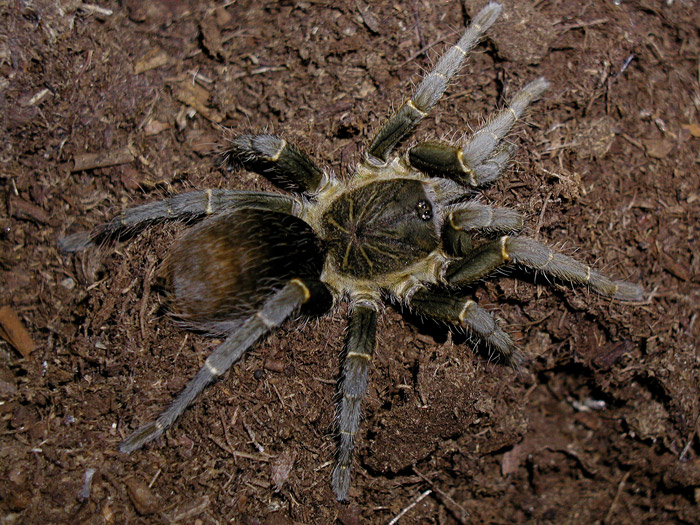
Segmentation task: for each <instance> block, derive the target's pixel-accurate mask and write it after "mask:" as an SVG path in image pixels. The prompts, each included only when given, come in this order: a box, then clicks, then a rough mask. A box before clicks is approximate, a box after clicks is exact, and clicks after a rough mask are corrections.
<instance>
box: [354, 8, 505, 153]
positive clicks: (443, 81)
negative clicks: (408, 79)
mask: <svg viewBox="0 0 700 525" xmlns="http://www.w3.org/2000/svg"><path fill="white" fill-rule="evenodd" d="M501 9H502V7H501V5H500V4H497V3H495V2H491V3H489V4H488V5H487V6H486V7H484V8H483V9H482V10H481V11H479V13H478V14H477V15H476V16H475V17H474V19H473V20H472V23H471V24H469V27H467V29H466V31H465V32H464V34H463V35H462V38H460V39H459V42H457V44H456V45H454V46H452V47H451V48H450V49H449V50H448V51H447V52H446V53H445V54H444V55H443V56H442V58H440V60H439V61H438V63H437V66H435V69H433V70H432V71H431V72H430V73H429V74H428V75H427V76H426V77H425V78H423V81H422V82H421V83H420V85H419V86H418V89H416V92H415V94H414V95H413V98H411V99H410V100H408V101H407V102H405V103H404V104H403V105H402V106H401V107H400V108H399V109H398V111H397V112H396V113H394V114H393V115H392V116H391V117H390V118H389V120H388V121H387V122H386V123H385V124H384V125H383V126H382V128H381V129H380V130H379V132H378V133H377V135H376V136H375V137H374V140H372V143H371V144H370V146H369V149H368V150H367V153H368V160H369V161H370V162H371V163H373V164H384V163H386V161H387V159H388V158H389V154H390V153H391V150H392V149H394V147H395V146H396V145H397V144H398V143H399V142H401V140H403V139H405V138H406V137H407V136H408V135H410V134H411V132H412V131H413V129H414V128H415V127H416V126H417V125H418V123H419V122H420V121H421V120H422V119H423V118H424V117H425V116H426V115H427V114H428V112H429V111H430V110H431V109H432V107H433V106H434V105H435V103H436V102H437V101H438V100H439V99H440V97H442V95H443V93H444V92H445V89H446V88H447V84H448V83H449V81H450V79H451V78H452V76H454V74H455V73H456V72H457V71H458V70H459V68H460V67H461V66H462V63H463V62H464V60H465V59H466V57H467V56H468V54H469V52H470V51H471V50H472V48H473V47H474V46H475V45H476V44H477V42H478V41H479V39H480V38H481V36H482V35H483V34H484V33H485V32H486V31H487V30H488V28H489V27H491V26H492V25H493V23H494V22H495V21H496V18H498V15H499V14H500V13H501Z"/></svg>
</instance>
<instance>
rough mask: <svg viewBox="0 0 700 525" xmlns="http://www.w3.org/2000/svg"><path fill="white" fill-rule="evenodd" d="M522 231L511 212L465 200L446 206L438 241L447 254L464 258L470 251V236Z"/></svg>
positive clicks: (520, 224) (517, 219)
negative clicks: (440, 239)
mask: <svg viewBox="0 0 700 525" xmlns="http://www.w3.org/2000/svg"><path fill="white" fill-rule="evenodd" d="M522 228H523V218H522V216H521V215H520V214H519V213H518V212H516V211H515V210H512V209H510V208H492V207H491V206H488V205H486V204H481V203H480V202H476V201H468V202H463V203H459V204H455V205H453V206H451V207H450V209H449V211H448V213H447V214H446V217H445V226H444V229H443V233H442V242H443V245H444V247H445V249H446V250H447V252H448V253H449V254H451V255H456V256H458V257H464V256H466V255H468V254H469V253H470V252H471V251H472V234H473V233H475V232H478V233H485V234H493V233H500V234H503V233H512V232H517V231H520V230H521V229H522Z"/></svg>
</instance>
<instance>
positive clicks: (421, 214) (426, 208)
mask: <svg viewBox="0 0 700 525" xmlns="http://www.w3.org/2000/svg"><path fill="white" fill-rule="evenodd" d="M416 213H417V214H418V218H419V219H422V220H424V221H429V220H430V219H432V218H433V207H432V206H431V205H430V203H429V202H428V201H426V200H422V201H418V204H416Z"/></svg>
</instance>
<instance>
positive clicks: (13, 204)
mask: <svg viewBox="0 0 700 525" xmlns="http://www.w3.org/2000/svg"><path fill="white" fill-rule="evenodd" d="M7 207H8V208H9V213H10V215H11V216H12V217H14V218H15V219H20V220H29V221H33V222H36V223H39V224H48V222H49V215H48V213H46V212H45V211H44V210H43V208H41V207H39V206H37V205H36V204H32V203H31V202H27V201H25V200H24V199H23V198H21V197H18V196H16V195H13V194H10V195H9V197H8V199H7Z"/></svg>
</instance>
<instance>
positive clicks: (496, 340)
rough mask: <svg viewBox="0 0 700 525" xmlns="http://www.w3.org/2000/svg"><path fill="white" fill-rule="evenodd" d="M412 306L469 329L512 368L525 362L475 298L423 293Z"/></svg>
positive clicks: (416, 296)
mask: <svg viewBox="0 0 700 525" xmlns="http://www.w3.org/2000/svg"><path fill="white" fill-rule="evenodd" d="M410 306H411V309H412V310H413V311H415V312H416V313H418V314H421V315H425V316H427V317H430V318H432V319H436V320H438V321H443V322H446V323H449V324H452V325H456V326H460V327H463V328H466V329H467V330H468V331H469V332H470V333H472V334H474V335H475V336H477V337H478V338H479V339H480V340H481V341H483V342H485V343H486V344H487V345H488V346H489V348H491V349H493V350H495V351H497V352H498V353H499V354H500V355H501V356H503V357H504V358H505V360H506V361H507V362H508V363H509V364H510V365H512V366H516V367H517V366H519V365H520V364H521V363H522V362H523V356H522V354H521V353H520V351H519V350H518V349H517V348H516V347H515V344H514V343H513V340H512V339H511V338H510V336H509V335H508V334H507V333H506V332H504V331H503V330H501V328H500V327H499V326H498V324H497V323H496V320H495V319H494V318H493V316H492V315H491V314H490V313H489V312H488V311H486V310H484V309H483V308H482V307H481V306H479V305H478V304H476V303H475V302H474V301H473V300H471V299H464V298H461V297H450V296H449V295H443V294H440V293H437V292H433V291H430V290H421V291H419V292H417V293H415V294H414V295H413V297H412V298H411V302H410Z"/></svg>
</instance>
